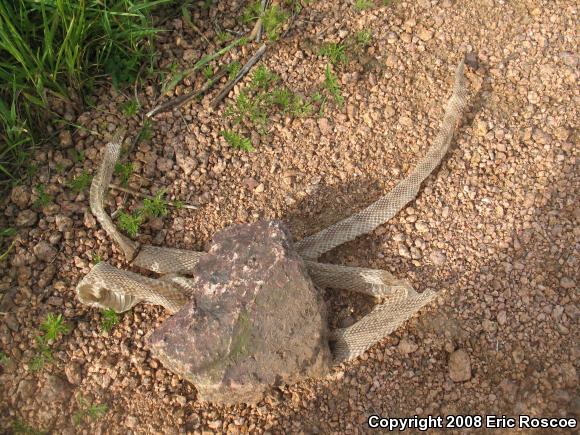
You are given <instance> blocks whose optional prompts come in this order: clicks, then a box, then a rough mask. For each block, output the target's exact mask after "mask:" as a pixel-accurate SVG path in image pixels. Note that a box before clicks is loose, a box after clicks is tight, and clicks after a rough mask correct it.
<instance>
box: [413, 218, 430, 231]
mask: <svg viewBox="0 0 580 435" xmlns="http://www.w3.org/2000/svg"><path fill="white" fill-rule="evenodd" d="M415 229H416V230H417V231H418V232H420V233H428V232H429V225H427V224H426V223H425V222H421V221H417V222H415Z"/></svg>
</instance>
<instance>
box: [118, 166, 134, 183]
mask: <svg viewBox="0 0 580 435" xmlns="http://www.w3.org/2000/svg"><path fill="white" fill-rule="evenodd" d="M133 169H134V167H133V163H131V162H129V163H125V164H122V163H116V164H115V175H117V176H118V177H119V178H120V179H121V185H122V186H126V185H127V184H128V183H129V178H131V174H132V173H133Z"/></svg>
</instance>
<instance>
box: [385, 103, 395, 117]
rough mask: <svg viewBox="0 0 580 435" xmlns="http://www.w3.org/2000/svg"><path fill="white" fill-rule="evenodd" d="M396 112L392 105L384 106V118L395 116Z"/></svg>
mask: <svg viewBox="0 0 580 435" xmlns="http://www.w3.org/2000/svg"><path fill="white" fill-rule="evenodd" d="M396 113H397V112H396V111H395V108H394V107H393V106H390V105H388V106H386V107H385V117H386V118H392V117H393V116H395V114H396Z"/></svg>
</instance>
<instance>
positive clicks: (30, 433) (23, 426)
mask: <svg viewBox="0 0 580 435" xmlns="http://www.w3.org/2000/svg"><path fill="white" fill-rule="evenodd" d="M11 429H12V433H13V434H14V435H44V434H46V433H47V432H44V431H41V430H37V429H35V428H33V427H32V426H30V425H29V424H28V423H26V422H25V421H24V420H21V419H16V420H14V422H13V423H12V427H11Z"/></svg>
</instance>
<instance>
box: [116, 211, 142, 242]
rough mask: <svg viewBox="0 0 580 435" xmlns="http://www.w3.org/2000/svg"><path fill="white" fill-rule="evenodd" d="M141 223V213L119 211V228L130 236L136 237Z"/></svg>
mask: <svg viewBox="0 0 580 435" xmlns="http://www.w3.org/2000/svg"><path fill="white" fill-rule="evenodd" d="M142 223H143V215H142V214H141V213H135V214H129V213H125V212H124V211H122V212H121V213H119V228H121V229H122V230H123V231H125V232H126V233H127V234H128V235H129V236H131V237H137V234H138V233H139V228H141V224H142Z"/></svg>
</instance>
